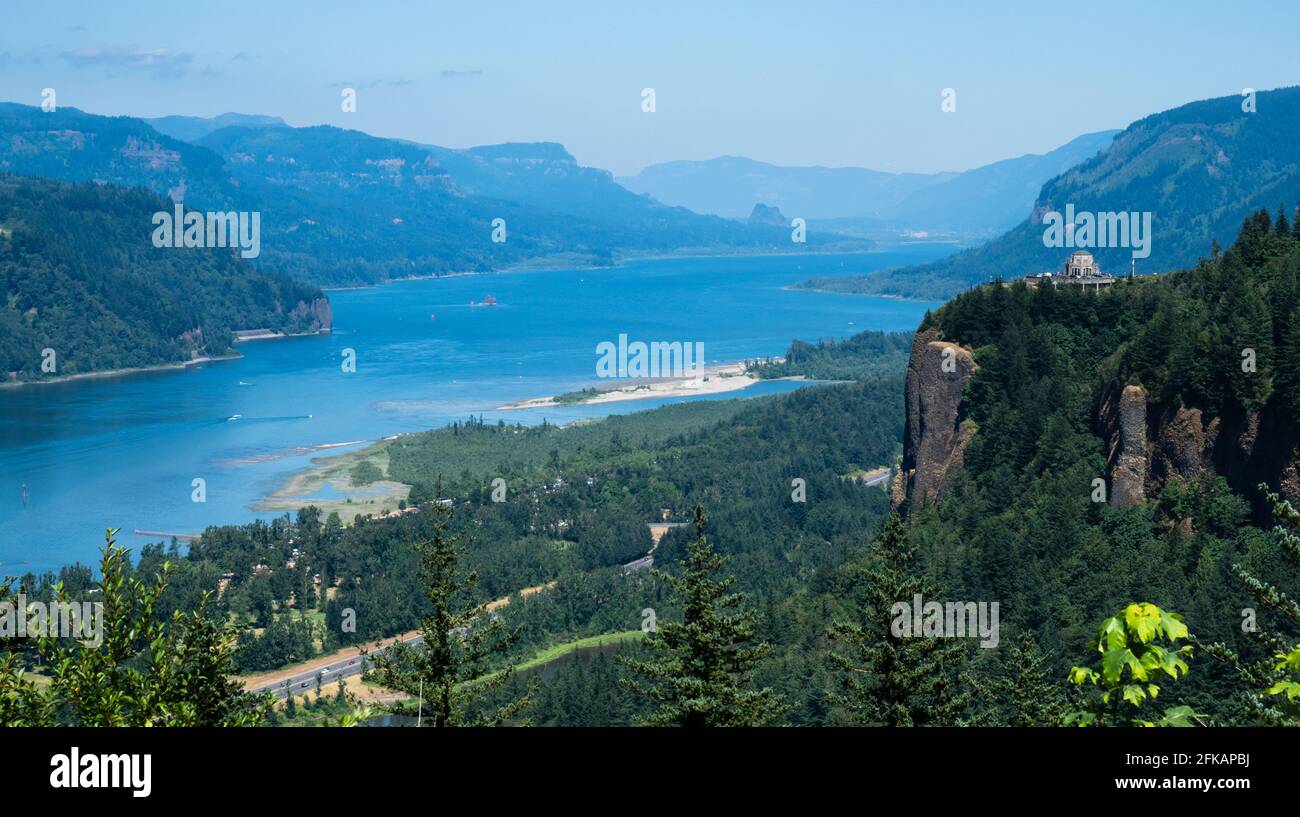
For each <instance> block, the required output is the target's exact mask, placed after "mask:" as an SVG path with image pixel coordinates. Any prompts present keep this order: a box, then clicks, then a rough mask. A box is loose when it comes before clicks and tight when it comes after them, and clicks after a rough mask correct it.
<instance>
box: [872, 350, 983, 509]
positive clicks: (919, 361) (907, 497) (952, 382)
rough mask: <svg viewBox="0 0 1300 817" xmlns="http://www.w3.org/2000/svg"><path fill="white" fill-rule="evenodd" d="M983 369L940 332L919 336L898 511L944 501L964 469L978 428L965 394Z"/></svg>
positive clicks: (897, 482) (911, 364) (910, 376)
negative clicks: (965, 409)
mask: <svg viewBox="0 0 1300 817" xmlns="http://www.w3.org/2000/svg"><path fill="white" fill-rule="evenodd" d="M977 368H978V367H977V366H976V365H975V358H974V357H973V356H972V355H971V353H970V350H968V349H965V348H963V347H961V346H958V345H957V344H955V343H949V342H947V341H944V340H941V339H940V337H939V332H938V330H936V329H927V330H925V331H923V332H917V333H916V337H915V338H914V339H913V341H912V354H911V357H910V358H909V359H908V363H907V389H906V404H907V419H906V426H905V429H904V432H903V466H902V468H901V469H899V472H898V474H897V476H896V477H895V478H894V484H893V486H892V490H891V496H892V499H893V502H894V506H895V507H899V506H901V505H903V504H904V503H906V504H907V505H908V508H909V513H910V512H911V511H914V510H916V509H918V508H920V507H921V506H923V505H925V504H928V503H931V502H934V501H935V500H937V499H939V498H940V497H941V496H942V495H943V494H944V492H945V491H946V490H947V489H948V487H949V486H950V484H951V481H952V477H953V475H954V474H955V473H956V471H957V470H958V469H960V468H961V464H962V457H963V454H964V452H965V449H966V446H967V444H968V443H969V442H970V439H971V437H972V435H974V433H975V426H974V424H973V423H972V422H971V421H970V420H967V419H964V418H963V417H962V415H961V398H962V391H963V390H964V389H965V388H966V383H967V382H968V381H969V380H970V378H971V375H972V374H973V373H974V372H975V370H976V369H977Z"/></svg>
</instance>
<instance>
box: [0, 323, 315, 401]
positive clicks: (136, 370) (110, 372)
mask: <svg viewBox="0 0 1300 817" xmlns="http://www.w3.org/2000/svg"><path fill="white" fill-rule="evenodd" d="M329 333H330V330H329V329H317V330H315V331H312V332H272V331H270V330H262V331H261V332H259V333H258V334H256V335H247V336H244V337H240V336H239V335H236V336H235V338H234V341H233V342H234V343H243V342H245V341H253V340H278V339H280V338H311V337H316V336H317V335H328V334H329ZM241 357H243V355H242V354H240V353H239V352H231V353H230V354H228V355H203V356H202V357H196V358H192V359H190V360H183V361H179V362H177V363H157V364H155V365H153V366H133V367H127V368H124V369H102V370H100V371H95V372H78V373H77V374H63V375H55V376H54V377H44V378H41V379H40V380H4V381H0V389H11V388H17V387H19V386H45V385H49V384H51V383H71V382H73V381H76V380H93V379H96V378H102V377H123V376H125V375H130V374H145V373H148V372H172V371H179V370H181V369H188V368H189V367H191V366H197V365H199V364H201V363H221V362H223V361H227V360H238V359H240V358H241Z"/></svg>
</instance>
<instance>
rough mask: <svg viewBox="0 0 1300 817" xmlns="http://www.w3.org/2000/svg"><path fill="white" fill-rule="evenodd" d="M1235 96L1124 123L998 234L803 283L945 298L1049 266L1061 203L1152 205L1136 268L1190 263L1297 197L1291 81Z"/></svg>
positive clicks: (1295, 98) (1299, 91)
mask: <svg viewBox="0 0 1300 817" xmlns="http://www.w3.org/2000/svg"><path fill="white" fill-rule="evenodd" d="M1241 101H1242V100H1241V97H1240V96H1227V97H1219V98H1217V99H1207V100H1202V101H1198V102H1191V103H1188V104H1186V105H1182V106H1179V107H1177V108H1173V109H1171V110H1168V111H1164V112H1162V113H1157V114H1152V115H1151V116H1147V117H1145V118H1143V119H1141V120H1139V121H1137V122H1134V123H1133V124H1132V125H1130V126H1129V127H1128V128H1126V129H1125V130H1124V131H1123V132H1122V133H1121V134H1120V135H1119V136H1117V137H1115V140H1114V142H1113V143H1112V144H1111V145H1110V146H1109V147H1108V148H1106V149H1105V150H1104V151H1102V152H1101V153H1100V154H1098V155H1097V156H1095V157H1094V158H1092V159H1090V160H1088V161H1086V162H1084V163H1082V164H1080V165H1078V166H1077V167H1074V168H1072V169H1070V170H1068V171H1066V172H1065V173H1062V174H1061V175H1059V176H1056V177H1055V178H1053V179H1051V180H1049V181H1048V182H1047V183H1045V184H1044V185H1043V187H1042V190H1041V191H1040V192H1039V194H1038V196H1037V199H1036V200H1035V203H1034V206H1033V209H1032V211H1031V212H1030V213H1029V214H1027V217H1026V218H1025V219H1023V220H1022V221H1021V223H1020V224H1019V225H1017V226H1016V227H1014V228H1012V229H1011V230H1010V231H1009V232H1007V233H1005V234H1004V235H1002V236H1000V237H998V238H996V239H994V240H992V241H989V242H988V243H986V244H983V245H982V246H979V247H975V248H973V249H970V250H966V251H965V252H962V253H960V254H958V255H955V256H952V257H949V258H946V259H943V260H940V261H936V262H933V263H930V264H924V265H921V266H917V267H909V268H905V269H901V270H882V271H880V272H876V273H871V274H869V275H867V276H863V277H859V278H844V279H835V280H832V279H823V280H817V281H810V282H807V284H806V285H807V286H813V287H816V288H821V289H833V290H838V291H851V292H862V293H868V294H888V295H904V296H915V297H924V298H936V297H947V296H950V295H952V294H954V293H956V292H959V291H961V290H963V289H965V288H967V287H969V286H971V285H972V284H976V283H981V282H984V281H988V280H990V279H992V278H995V277H1001V278H1003V279H1012V278H1018V277H1020V276H1023V275H1028V274H1031V273H1037V272H1043V271H1050V270H1056V269H1059V268H1060V266H1061V264H1062V263H1063V262H1064V260H1065V257H1066V256H1067V255H1069V252H1070V251H1069V249H1061V248H1056V247H1047V246H1044V243H1043V235H1044V224H1043V217H1044V215H1045V214H1046V213H1048V212H1053V211H1055V212H1064V211H1065V208H1066V207H1067V205H1071V204H1072V205H1073V206H1074V209H1075V211H1076V212H1090V213H1103V212H1130V213H1131V212H1137V213H1142V212H1150V213H1151V214H1152V223H1153V235H1152V236H1151V253H1150V256H1149V257H1146V258H1143V259H1141V260H1138V261H1137V262H1136V266H1137V271H1138V273H1139V274H1141V273H1156V272H1166V271H1169V270H1173V269H1179V268H1182V267H1187V266H1191V265H1192V264H1194V263H1195V262H1196V259H1197V258H1198V257H1200V256H1202V255H1204V254H1205V252H1206V247H1207V246H1208V245H1209V244H1210V242H1211V240H1214V241H1217V242H1218V243H1219V244H1220V245H1221V246H1227V245H1228V244H1229V243H1231V241H1232V240H1233V238H1234V237H1235V235H1236V233H1237V231H1238V228H1239V226H1240V225H1241V223H1242V220H1243V219H1244V218H1245V217H1246V216H1247V215H1249V214H1250V213H1252V212H1254V211H1256V210H1258V209H1261V208H1264V209H1269V210H1272V209H1274V208H1276V207H1277V206H1278V205H1279V204H1280V203H1282V202H1293V201H1296V200H1298V199H1300V140H1297V139H1296V138H1295V134H1296V132H1297V128H1300V87H1291V88H1282V89H1278V90H1273V91H1261V92H1259V93H1258V94H1257V96H1256V104H1257V111H1256V112H1254V113H1247V112H1244V111H1243V110H1242V105H1241ZM1091 251H1092V252H1093V255H1094V256H1095V257H1096V259H1097V261H1098V262H1099V263H1100V265H1101V268H1102V270H1103V272H1110V271H1114V272H1117V273H1120V274H1124V273H1127V272H1128V271H1129V269H1130V266H1131V264H1132V263H1133V253H1132V250H1131V249H1129V248H1124V247H1102V248H1094V249H1092V250H1091Z"/></svg>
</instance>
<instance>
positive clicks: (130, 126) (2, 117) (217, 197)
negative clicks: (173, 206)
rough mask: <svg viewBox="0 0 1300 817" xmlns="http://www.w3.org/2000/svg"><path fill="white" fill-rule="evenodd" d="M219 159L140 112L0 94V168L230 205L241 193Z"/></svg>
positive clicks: (238, 198) (212, 205)
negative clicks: (109, 111) (101, 110)
mask: <svg viewBox="0 0 1300 817" xmlns="http://www.w3.org/2000/svg"><path fill="white" fill-rule="evenodd" d="M224 165H225V162H224V161H223V160H222V158H221V157H220V156H218V155H216V154H215V153H213V152H212V151H210V150H206V149H204V148H200V147H197V146H195V145H191V144H189V143H188V142H183V141H181V140H179V139H174V138H172V137H170V136H164V135H163V134H161V133H159V132H158V131H156V130H154V129H153V128H152V127H150V126H149V125H148V124H147V123H145V122H144V121H143V120H141V119H134V118H132V117H129V116H96V115H95V114H88V113H85V112H83V111H79V110H77V109H76V108H69V107H60V108H59V109H58V110H57V111H53V112H49V113H47V112H45V111H42V110H41V109H40V108H36V107H32V106H29V105H15V104H13V103H8V102H0V172H5V173H17V174H20V175H23V176H44V177H47V178H51V179H58V180H60V181H66V182H89V181H93V182H103V183H107V184H118V185H122V186H124V187H147V188H149V189H150V190H153V191H155V192H157V193H161V194H164V195H166V194H168V193H169V192H171V193H174V194H175V195H180V194H181V192H182V190H183V191H184V195H185V197H186V198H187V199H189V200H191V201H193V202H202V203H203V205H204V206H205V207H232V206H234V205H235V204H236V203H237V202H240V201H243V200H244V198H245V197H244V196H243V194H242V192H241V191H240V190H239V186H238V183H237V182H236V181H235V179H234V177H233V176H232V175H231V174H230V172H229V171H228V170H227V169H226V168H225V166H224Z"/></svg>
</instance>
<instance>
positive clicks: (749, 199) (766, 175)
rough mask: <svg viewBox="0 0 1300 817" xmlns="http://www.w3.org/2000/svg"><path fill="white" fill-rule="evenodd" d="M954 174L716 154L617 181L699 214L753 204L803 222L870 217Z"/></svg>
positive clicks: (736, 211)
mask: <svg viewBox="0 0 1300 817" xmlns="http://www.w3.org/2000/svg"><path fill="white" fill-rule="evenodd" d="M956 176H957V174H956V173H929V174H927V173H886V172H884V171H880V170H867V169H866V168H861V167H820V166H812V167H784V166H780V165H773V164H768V163H767V162H759V161H755V160H754V159H746V158H745V157H743V156H720V157H718V158H716V159H706V160H704V161H676V162H664V163H662V164H656V165H651V166H649V167H647V168H645V169H644V170H642V171H641V172H640V173H638V174H637V175H635V176H627V177H620V178H618V179H616V181H617V182H618V183H619V184H621V185H623V186H624V187H626V188H627V189H629V190H631V191H633V192H636V193H644V194H646V195H650V196H653V197H655V198H656V199H658V200H659V201H662V202H664V203H665V204H674V205H679V206H683V207H689V208H690V209H692V210H694V211H696V212H698V213H711V214H714V215H719V216H724V217H726V218H745V217H746V216H748V215H749V213H750V211H751V210H752V209H753V207H754V205H755V204H765V205H767V206H769V207H778V208H780V209H781V210H782V211H783V212H787V213H790V214H791V215H792V216H795V215H798V216H802V217H803V218H809V219H812V218H840V217H854V216H859V217H861V216H872V215H875V214H876V213H877V212H878V211H879V210H880V209H881V208H883V207H888V206H893V205H896V204H898V203H899V202H901V201H903V200H904V199H905V198H907V196H908V195H910V194H911V193H913V192H915V191H917V190H920V189H922V188H924V187H927V186H930V185H934V184H941V183H942V182H945V181H948V180H949V179H952V178H955V177H956Z"/></svg>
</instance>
